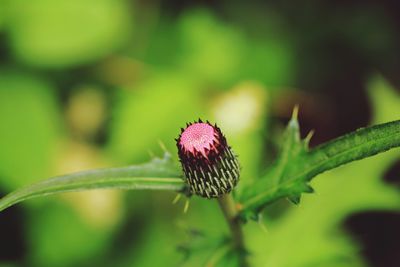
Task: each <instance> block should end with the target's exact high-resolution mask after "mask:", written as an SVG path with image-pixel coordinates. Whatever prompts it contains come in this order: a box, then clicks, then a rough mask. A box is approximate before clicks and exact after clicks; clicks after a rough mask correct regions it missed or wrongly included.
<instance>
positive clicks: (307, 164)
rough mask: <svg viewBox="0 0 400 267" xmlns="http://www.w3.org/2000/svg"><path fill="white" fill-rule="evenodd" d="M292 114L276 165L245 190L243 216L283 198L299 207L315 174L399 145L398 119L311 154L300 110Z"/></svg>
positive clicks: (348, 135)
mask: <svg viewBox="0 0 400 267" xmlns="http://www.w3.org/2000/svg"><path fill="white" fill-rule="evenodd" d="M293 114H294V115H293V117H292V119H291V120H290V122H289V125H288V127H287V129H286V132H285V134H284V140H283V145H282V149H281V153H280V156H279V157H278V159H277V160H276V162H275V164H274V165H272V167H271V168H270V169H269V170H268V171H267V174H266V175H265V176H264V177H262V178H261V179H259V180H258V181H257V182H256V183H255V184H253V185H251V186H248V188H246V189H244V192H243V194H242V196H241V202H242V213H243V215H244V216H246V215H251V214H253V215H254V213H258V212H259V211H260V210H261V209H262V208H263V207H265V206H266V205H268V204H269V203H271V202H273V201H275V200H277V199H279V198H283V197H287V198H289V199H290V200H291V201H292V202H294V203H296V204H298V203H299V202H300V196H301V194H302V193H311V192H313V189H312V188H311V187H310V186H309V185H308V182H309V181H310V180H311V179H312V178H313V177H315V176H316V175H318V174H320V173H323V172H325V171H327V170H330V169H333V168H336V167H338V166H340V165H343V164H346V163H349V162H352V161H355V160H359V159H362V158H366V157H369V156H373V155H375V154H377V153H380V152H384V151H386V150H389V149H391V148H394V147H398V146H400V120H399V121H393V122H390V123H385V124H380V125H376V126H373V127H368V128H363V129H359V130H357V131H355V132H353V133H350V134H347V135H344V136H342V137H339V138H337V139H335V140H332V141H330V142H328V143H325V144H322V145H320V146H318V147H316V148H314V149H312V150H310V151H309V149H308V141H309V138H311V135H308V136H307V137H306V139H305V140H301V138H300V131H299V124H298V121H297V110H295V111H294V113H293Z"/></svg>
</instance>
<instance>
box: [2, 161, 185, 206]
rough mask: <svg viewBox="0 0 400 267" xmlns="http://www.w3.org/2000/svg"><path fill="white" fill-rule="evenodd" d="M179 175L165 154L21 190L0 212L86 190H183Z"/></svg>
mask: <svg viewBox="0 0 400 267" xmlns="http://www.w3.org/2000/svg"><path fill="white" fill-rule="evenodd" d="M180 176H181V174H180V171H178V170H177V168H176V166H175V165H174V164H173V162H172V160H171V156H170V155H169V154H168V153H165V154H164V157H163V158H154V159H153V160H152V161H150V162H148V163H145V164H142V165H135V166H129V167H123V168H112V169H103V170H91V171H83V172H79V173H75V174H69V175H64V176H59V177H55V178H51V179H48V180H44V181H42V182H39V183H36V184H33V185H30V186H27V187H24V188H21V189H19V190H17V191H15V192H13V193H11V194H9V195H7V196H5V197H4V198H2V199H1V200H0V211H1V210H4V209H6V208H7V207H9V206H11V205H14V204H16V203H18V202H21V201H23V200H27V199H30V198H34V197H39V196H46V195H50V194H55V193H61V192H71V191H81V190H88V189H98V188H102V189H112V188H114V189H130V190H138V189H141V190H172V191H183V190H184V188H185V184H184V182H183V180H182V179H181V178H179V177H180Z"/></svg>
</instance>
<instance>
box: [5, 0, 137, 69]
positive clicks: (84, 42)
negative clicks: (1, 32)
mask: <svg viewBox="0 0 400 267" xmlns="http://www.w3.org/2000/svg"><path fill="white" fill-rule="evenodd" d="M8 2H9V3H8V5H6V7H7V8H8V9H6V11H7V15H8V16H9V18H10V20H9V21H7V25H8V26H9V32H10V37H11V47H12V49H13V50H14V52H15V54H16V56H17V57H18V58H19V59H20V60H22V61H24V62H27V63H29V64H32V65H35V66H44V67H56V68H60V67H71V66H76V65H78V64H82V63H87V62H90V61H93V60H94V59H98V58H101V57H103V56H104V55H107V54H109V53H110V52H113V51H115V50H116V49H118V48H119V47H121V45H122V44H123V43H124V42H125V41H126V40H127V37H128V36H129V30H130V29H131V26H130V25H131V24H132V22H131V20H130V18H129V15H130V14H129V13H128V12H127V3H126V2H125V1H123V0H118V1H113V0H101V1H93V0H84V1H80V0H72V1H69V0H62V1H57V2H54V1H51V0H50V1H49V0H39V1H35V2H32V3H30V4H29V5H27V4H26V1H24V0H16V1H14V0H13V1H8Z"/></svg>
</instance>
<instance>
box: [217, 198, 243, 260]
mask: <svg viewBox="0 0 400 267" xmlns="http://www.w3.org/2000/svg"><path fill="white" fill-rule="evenodd" d="M218 203H219V206H220V207H221V210H222V212H223V214H224V216H225V219H226V222H227V223H228V225H229V230H230V232H231V235H232V244H233V246H234V248H235V250H236V251H238V253H239V258H240V266H241V267H249V264H248V261H247V259H246V256H247V255H246V254H247V252H246V247H245V244H244V238H243V230H242V226H241V224H240V218H239V213H238V209H237V208H236V205H235V201H234V200H233V197H232V195H231V194H225V195H222V196H221V197H219V198H218Z"/></svg>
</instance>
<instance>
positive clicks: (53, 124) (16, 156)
mask: <svg viewBox="0 0 400 267" xmlns="http://www.w3.org/2000/svg"><path fill="white" fill-rule="evenodd" d="M0 124H1V131H0V147H1V149H0V162H1V164H0V177H8V179H1V180H0V184H1V185H2V186H3V187H4V188H5V189H7V190H14V189H16V188H18V187H21V186H23V185H26V184H29V183H32V182H34V181H35V180H34V179H37V178H38V177H44V176H48V175H49V171H48V170H49V168H50V166H51V165H52V164H53V158H54V156H55V152H56V151H55V149H54V148H55V146H56V145H57V142H58V138H59V136H60V132H61V125H62V124H61V122H60V115H59V111H58V109H57V102H56V96H55V94H54V86H53V85H52V84H51V83H48V82H47V81H46V80H45V79H42V78H41V77H38V76H36V75H29V74H26V73H23V72H17V71H10V70H5V69H0ZM21 166H24V167H23V168H22V167H21Z"/></svg>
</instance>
